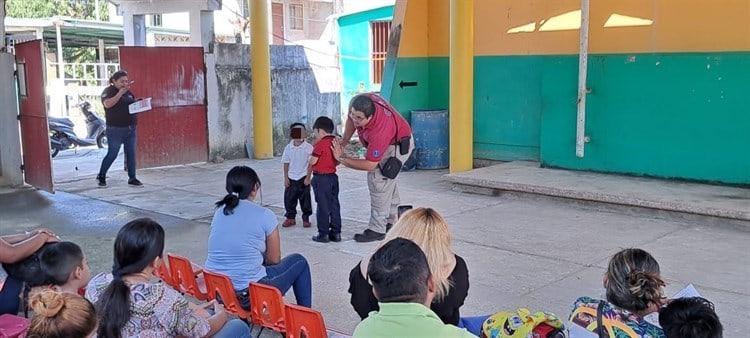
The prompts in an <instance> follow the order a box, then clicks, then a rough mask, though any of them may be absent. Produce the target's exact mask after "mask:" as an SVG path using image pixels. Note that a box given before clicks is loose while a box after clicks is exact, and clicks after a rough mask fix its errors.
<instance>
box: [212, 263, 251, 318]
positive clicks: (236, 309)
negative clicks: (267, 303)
mask: <svg viewBox="0 0 750 338" xmlns="http://www.w3.org/2000/svg"><path fill="white" fill-rule="evenodd" d="M203 278H205V279H206V288H207V290H208V297H209V298H210V299H217V297H216V295H218V296H219V297H221V302H222V303H224V308H225V309H226V310H227V312H229V313H231V314H234V315H236V316H237V317H240V318H242V319H244V320H248V319H250V317H251V316H250V311H247V310H245V309H243V308H242V306H241V305H240V301H239V299H237V294H236V293H235V292H234V286H233V285H232V281H231V280H230V279H229V277H227V276H225V275H222V274H220V273H216V272H211V271H208V270H203Z"/></svg>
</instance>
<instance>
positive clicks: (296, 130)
mask: <svg viewBox="0 0 750 338" xmlns="http://www.w3.org/2000/svg"><path fill="white" fill-rule="evenodd" d="M290 129H291V131H290V136H291V137H292V141H290V142H289V144H287V145H286V148H284V153H283V154H282V155H281V163H283V164H284V187H285V188H284V208H285V209H286V213H285V214H284V216H285V217H286V219H285V220H284V223H282V224H281V225H282V226H283V227H290V226H293V225H295V224H297V221H296V217H297V201H298V200H299V203H300V208H301V209H302V226H303V227H305V228H309V227H310V226H312V224H310V215H312V201H311V199H310V177H309V176H308V174H307V167H308V164H309V162H310V155H311V154H312V151H313V146H312V145H311V144H310V143H308V142H307V141H306V140H305V139H306V137H307V131H306V129H305V125H304V124H302V123H299V122H295V123H292V125H291V127H290Z"/></svg>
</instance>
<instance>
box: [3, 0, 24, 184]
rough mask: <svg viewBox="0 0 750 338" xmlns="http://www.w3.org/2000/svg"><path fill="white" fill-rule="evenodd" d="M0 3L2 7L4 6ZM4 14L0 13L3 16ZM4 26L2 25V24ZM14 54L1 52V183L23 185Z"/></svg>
mask: <svg viewBox="0 0 750 338" xmlns="http://www.w3.org/2000/svg"><path fill="white" fill-rule="evenodd" d="M2 5H3V4H2V3H0V7H2ZM1 16H2V15H0V17H1ZM0 26H2V25H0ZM15 62H16V58H15V56H14V55H13V54H10V53H4V52H0V102H3V104H0V126H2V127H0V185H9V186H14V187H15V186H21V185H23V172H22V171H21V141H20V140H21V135H20V134H19V130H18V119H17V116H18V101H17V100H18V98H17V97H16V90H15V87H16V85H15V83H16V82H15V81H16V79H15V76H14V75H13V66H14V64H15Z"/></svg>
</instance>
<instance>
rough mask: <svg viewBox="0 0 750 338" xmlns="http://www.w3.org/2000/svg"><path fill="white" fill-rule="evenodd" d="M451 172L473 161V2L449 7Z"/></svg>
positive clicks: (462, 1)
mask: <svg viewBox="0 0 750 338" xmlns="http://www.w3.org/2000/svg"><path fill="white" fill-rule="evenodd" d="M449 63H450V99H449V102H450V107H449V109H450V110H449V114H450V115H449V116H450V117H449V120H450V172H451V173H455V172H461V171H467V170H471V169H472V168H473V161H474V0H451V3H450V61H449Z"/></svg>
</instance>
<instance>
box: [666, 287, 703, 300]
mask: <svg viewBox="0 0 750 338" xmlns="http://www.w3.org/2000/svg"><path fill="white" fill-rule="evenodd" d="M700 296H701V294H700V293H698V290H697V289H696V288H695V286H693V284H688V285H687V286H686V287H685V288H684V289H682V290H680V291H678V292H677V293H675V294H674V296H672V298H674V299H677V298H686V297H700Z"/></svg>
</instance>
